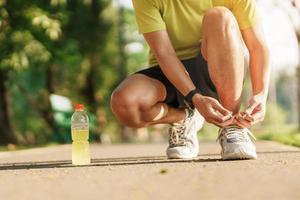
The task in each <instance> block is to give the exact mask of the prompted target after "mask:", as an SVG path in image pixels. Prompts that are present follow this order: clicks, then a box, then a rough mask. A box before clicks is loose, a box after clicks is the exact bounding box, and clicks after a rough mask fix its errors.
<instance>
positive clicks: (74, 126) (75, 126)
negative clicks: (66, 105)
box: [71, 123, 89, 130]
mask: <svg viewBox="0 0 300 200" xmlns="http://www.w3.org/2000/svg"><path fill="white" fill-rule="evenodd" d="M71 129H76V130H87V129H89V124H87V123H82V124H81V123H76V124H72V125H71Z"/></svg>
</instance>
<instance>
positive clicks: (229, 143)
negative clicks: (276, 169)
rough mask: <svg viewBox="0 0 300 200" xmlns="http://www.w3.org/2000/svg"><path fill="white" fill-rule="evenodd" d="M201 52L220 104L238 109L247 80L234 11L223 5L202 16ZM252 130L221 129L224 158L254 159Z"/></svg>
mask: <svg viewBox="0 0 300 200" xmlns="http://www.w3.org/2000/svg"><path fill="white" fill-rule="evenodd" d="M203 31H204V32H203V39H204V40H203V43H202V48H201V51H202V54H203V56H204V58H205V59H206V60H207V62H208V71H209V74H210V77H211V80H212V81H213V83H214V85H215V87H216V89H217V93H218V96H219V99H220V102H221V104H222V105H223V106H224V107H225V108H227V109H229V110H231V111H233V112H234V113H235V114H236V113H238V112H239V107H240V98H241V93H242V88H243V79H244V74H245V73H244V71H245V67H244V57H243V53H242V51H241V47H242V46H241V44H242V43H241V39H240V34H239V28H238V25H237V22H236V20H235V18H234V16H233V14H232V13H231V12H230V11H229V10H228V9H227V8H223V7H217V8H213V9H211V10H209V11H208V12H207V13H206V14H205V16H204V19H203ZM249 133H250V132H249V130H247V129H242V128H239V127H238V126H235V125H233V126H229V127H225V128H223V129H221V130H220V132H219V137H220V138H219V141H220V144H221V147H222V152H221V156H222V158H223V159H241V158H247V159H249V158H250V159H255V158H257V155H256V149H255V145H254V144H253V142H252V141H251V139H250V137H249V135H251V134H249Z"/></svg>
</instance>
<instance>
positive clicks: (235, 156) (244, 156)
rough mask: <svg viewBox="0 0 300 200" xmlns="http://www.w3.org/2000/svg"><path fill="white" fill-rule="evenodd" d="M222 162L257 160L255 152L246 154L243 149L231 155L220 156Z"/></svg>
mask: <svg viewBox="0 0 300 200" xmlns="http://www.w3.org/2000/svg"><path fill="white" fill-rule="evenodd" d="M221 157H222V159H223V160H250V159H251V160H255V159H257V154H256V152H254V153H253V152H252V153H247V152H246V151H245V149H238V150H235V151H234V152H232V153H226V154H221Z"/></svg>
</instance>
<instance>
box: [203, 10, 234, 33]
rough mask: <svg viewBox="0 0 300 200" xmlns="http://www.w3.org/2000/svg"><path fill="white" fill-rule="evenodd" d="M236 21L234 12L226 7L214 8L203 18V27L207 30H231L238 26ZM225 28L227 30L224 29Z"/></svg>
mask: <svg viewBox="0 0 300 200" xmlns="http://www.w3.org/2000/svg"><path fill="white" fill-rule="evenodd" d="M236 24H237V22H236V19H235V17H234V15H233V14H232V12H231V11H230V10H229V9H228V8H226V7H221V6H220V7H214V8H211V9H209V10H208V11H206V13H205V15H204V18H203V25H204V26H206V28H209V27H210V28H216V27H217V28H222V29H223V31H226V30H229V29H227V28H231V27H232V26H234V25H236ZM224 28H225V29H224Z"/></svg>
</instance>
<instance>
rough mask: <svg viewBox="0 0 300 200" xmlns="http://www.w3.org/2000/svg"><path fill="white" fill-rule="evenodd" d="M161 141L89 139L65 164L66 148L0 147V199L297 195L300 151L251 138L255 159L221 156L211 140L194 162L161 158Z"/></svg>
mask: <svg viewBox="0 0 300 200" xmlns="http://www.w3.org/2000/svg"><path fill="white" fill-rule="evenodd" d="M165 147H166V146H165V144H138V145H131V144H128V145H113V146H101V145H92V147H91V150H92V157H93V158H94V160H93V163H92V165H91V166H88V167H73V166H72V165H71V164H70V153H71V152H70V146H69V145H64V146H57V147H49V148H38V149H31V150H24V151H17V152H2V153H0V199H1V200H55V199H63V200H77V199H78V200H79V199H85V200H94V199H95V200H96V199H97V200H106V199H107V200H114V199H121V200H122V199H128V200H135V199H137V200H143V199H149V200H156V199H157V200H161V199H172V200H177V199H187V200H193V199H197V200H199V199H238V200H242V199H251V200H253V199H255V200H257V199H272V200H274V199H280V200H281V199H282V200H293V199H295V200H296V199H297V200H299V199H300V149H299V148H295V147H290V146H285V145H280V144H277V143H273V142H258V143H257V148H258V152H259V159H258V160H248V161H221V160H219V158H220V156H219V147H218V145H217V144H216V143H202V146H201V155H200V156H199V157H198V158H197V159H195V160H192V161H191V160H167V159H166V158H165V157H164V151H165Z"/></svg>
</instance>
